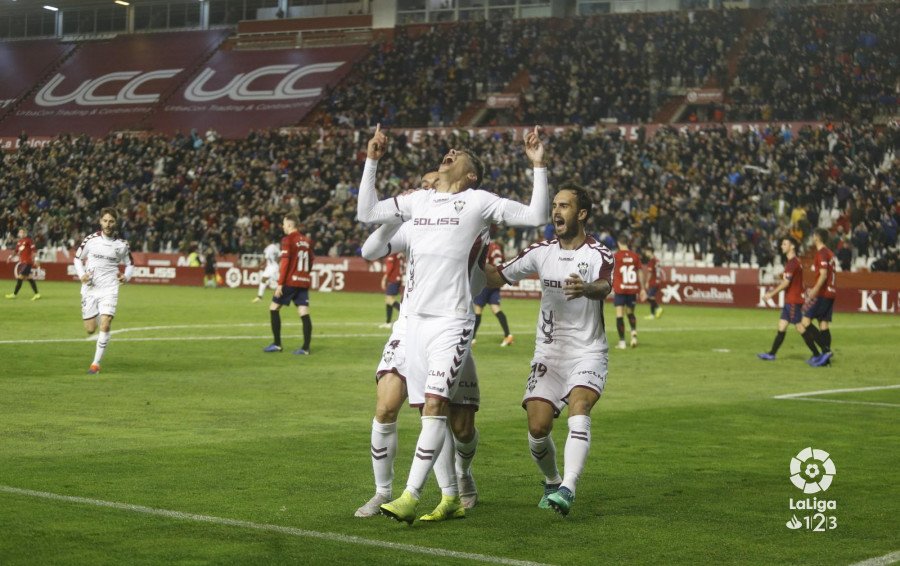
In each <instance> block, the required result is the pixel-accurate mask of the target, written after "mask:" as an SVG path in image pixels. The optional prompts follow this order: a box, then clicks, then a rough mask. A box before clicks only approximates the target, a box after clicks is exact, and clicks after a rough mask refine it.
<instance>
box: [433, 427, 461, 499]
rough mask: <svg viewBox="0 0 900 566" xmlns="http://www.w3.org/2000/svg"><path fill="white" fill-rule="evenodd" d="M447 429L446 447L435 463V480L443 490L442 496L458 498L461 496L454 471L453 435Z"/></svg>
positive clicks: (448, 428) (447, 428)
mask: <svg viewBox="0 0 900 566" xmlns="http://www.w3.org/2000/svg"><path fill="white" fill-rule="evenodd" d="M445 428H446V436H445V437H444V447H443V448H442V449H441V453H440V454H438V456H437V458H436V459H435V461H434V479H436V480H437V484H438V487H440V488H441V494H442V495H448V496H451V497H456V496H457V495H459V486H458V485H457V484H456V473H455V471H454V469H453V461H454V458H453V456H454V454H453V433H452V432H450V427H449V426H448V427H445Z"/></svg>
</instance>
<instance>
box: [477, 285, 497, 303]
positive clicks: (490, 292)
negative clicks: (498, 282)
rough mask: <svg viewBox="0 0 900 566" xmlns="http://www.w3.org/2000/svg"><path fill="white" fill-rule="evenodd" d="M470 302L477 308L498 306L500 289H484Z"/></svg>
mask: <svg viewBox="0 0 900 566" xmlns="http://www.w3.org/2000/svg"><path fill="white" fill-rule="evenodd" d="M472 302H473V303H475V304H476V305H478V306H479V307H483V306H484V305H487V304H491V305H499V304H500V289H491V288H490V287H485V288H484V289H482V290H481V292H480V293H478V295H476V296H475V298H474V299H472Z"/></svg>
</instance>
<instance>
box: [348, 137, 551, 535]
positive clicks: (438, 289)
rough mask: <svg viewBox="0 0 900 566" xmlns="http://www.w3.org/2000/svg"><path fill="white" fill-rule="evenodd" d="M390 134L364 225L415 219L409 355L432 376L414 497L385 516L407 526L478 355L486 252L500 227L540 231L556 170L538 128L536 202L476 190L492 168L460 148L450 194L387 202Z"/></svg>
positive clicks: (449, 174) (370, 172) (445, 179)
mask: <svg viewBox="0 0 900 566" xmlns="http://www.w3.org/2000/svg"><path fill="white" fill-rule="evenodd" d="M386 144H387V137H386V136H385V135H384V133H383V132H381V129H380V128H377V129H376V131H375V135H374V136H373V137H372V139H371V140H370V141H369V145H368V152H367V156H368V159H366V166H365V170H364V172H363V179H362V182H361V183H360V190H359V196H358V200H357V206H358V209H357V217H358V219H359V220H360V221H362V222H374V223H382V224H399V223H402V222H404V221H407V220H409V221H410V225H409V253H408V254H407V257H408V265H409V268H408V273H409V276H408V281H407V286H406V292H405V301H404V306H403V308H404V310H405V313H406V315H407V317H408V318H407V324H408V326H407V342H408V344H407V354H408V363H409V371H410V373H411V374H417V373H418V374H419V375H424V376H425V379H426V381H425V407H424V410H423V416H422V432H421V433H420V435H419V440H418V442H417V444H416V453H415V458H413V464H412V467H411V469H410V474H409V478H408V479H407V484H406V490H405V491H404V492H403V495H401V496H400V497H399V498H398V499H396V500H394V501H392V502H390V503H385V504H384V505H382V506H381V510H382V512H383V513H385V514H386V515H389V516H391V517H393V518H395V519H397V520H399V521H405V522H407V523H412V521H413V520H414V519H415V513H416V506H417V505H418V500H419V494H420V490H421V489H422V486H423V485H424V484H425V479H426V478H427V476H428V473H429V472H430V471H431V469H432V467H433V466H434V460H435V458H438V457H439V456H440V453H441V449H442V448H443V445H444V440H445V438H446V429H447V424H446V423H447V418H448V416H449V401H450V398H451V396H452V394H453V391H454V390H455V388H456V387H457V385H458V382H459V374H460V370H461V368H462V366H463V363H464V362H465V359H466V357H468V355H469V350H470V347H471V344H470V339H471V335H472V329H473V328H474V325H475V315H474V311H473V310H472V291H471V285H470V281H469V276H470V273H471V270H472V268H473V266H474V264H475V263H476V261H477V259H478V256H479V254H480V252H481V251H482V250H483V249H484V245H485V243H486V242H485V240H484V239H485V235H486V232H487V230H488V228H489V227H490V225H491V223H500V222H505V223H506V224H508V225H511V226H539V225H541V224H543V223H544V222H546V220H547V205H548V200H549V197H548V195H547V170H546V169H545V168H544V167H543V157H544V147H543V145H542V144H541V142H540V139H539V138H538V128H535V131H534V132H531V133H529V134H528V135H527V136H526V143H525V151H526V153H527V154H528V157H529V159H531V161H532V164H533V166H534V190H533V194H532V198H531V203H530V204H529V205H528V206H525V205H523V204H521V203H517V202H514V201H510V200H508V199H504V198H501V197H499V196H497V195H495V194H492V193H489V192H486V191H479V190H475V189H476V188H477V187H478V185H479V184H480V183H481V179H482V176H483V174H484V166H483V165H482V164H481V162H480V161H479V160H478V159H477V158H476V157H475V156H473V155H472V154H470V153H468V152H466V151H461V150H456V149H451V150H450V151H449V152H448V153H447V155H446V156H444V160H443V161H442V163H441V165H440V168H439V169H438V172H439V173H440V183H441V188H440V189H438V190H422V191H417V192H414V193H412V194H408V195H401V196H398V197H395V198H392V199H387V200H383V201H380V202H379V201H378V197H377V194H376V191H375V175H376V167H377V163H378V160H379V159H380V158H381V157H382V156H383V155H384V151H385V147H386ZM460 508H461V503H460V500H459V497H445V498H444V499H443V500H442V501H441V504H440V505H439V506H438V508H437V509H435V510H434V512H433V513H432V514H431V515H451V514H456V512H457V510H458V509H460Z"/></svg>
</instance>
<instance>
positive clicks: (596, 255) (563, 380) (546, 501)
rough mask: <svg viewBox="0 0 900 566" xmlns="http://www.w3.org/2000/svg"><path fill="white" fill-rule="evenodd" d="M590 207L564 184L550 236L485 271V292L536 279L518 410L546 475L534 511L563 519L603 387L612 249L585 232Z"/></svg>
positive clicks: (583, 196)
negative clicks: (562, 420)
mask: <svg viewBox="0 0 900 566" xmlns="http://www.w3.org/2000/svg"><path fill="white" fill-rule="evenodd" d="M591 207H592V205H591V200H590V197H589V196H588V194H587V192H586V191H585V190H584V189H583V188H581V187H579V186H578V185H576V184H574V183H566V184H564V185H563V186H561V187H560V189H559V192H558V193H557V194H556V197H554V199H553V205H552V208H551V213H550V215H551V217H552V219H553V225H554V227H555V228H556V238H554V239H552V240H545V241H543V242H538V243H536V244H534V245H532V246H530V247H528V248H526V249H525V250H524V251H522V252H521V253H520V254H519V255H518V256H517V257H515V258H514V259H512V260H510V261H508V262H506V263H505V264H504V265H503V266H502V267H501V268H500V269H499V271H498V270H495V269H492V266H487V268H486V272H487V278H488V285H490V286H492V287H493V286H495V285H496V286H501V285H502V284H504V283H515V282H517V281H520V280H521V279H522V278H524V277H525V276H526V275H530V274H532V273H535V274H537V275H538V277H539V278H540V280H541V312H540V316H539V317H538V322H537V337H536V339H535V347H534V358H533V359H532V360H531V374H530V375H529V376H528V381H527V383H526V385H525V396H524V399H523V401H522V406H523V407H525V410H526V412H527V414H528V444H529V447H530V448H531V455H532V458H533V459H534V461H535V463H536V464H537V466H538V468H539V469H540V470H541V472H543V474H544V478H545V480H544V496H543V497H542V498H541V501H540V503H539V504H538V507H541V508H545V509H546V508H548V507H553V508H554V509H555V510H556V511H557V512H558V513H560V514H561V515H563V516H565V515H567V514H568V513H569V510H570V509H571V507H572V502H573V501H574V500H575V484H576V482H577V481H578V477H579V476H580V475H581V472H582V470H583V469H584V464H585V462H586V460H587V455H588V450H589V449H590V446H591V416H590V415H591V408H592V407H593V406H594V404H595V403H596V402H597V400H599V399H600V395H601V394H602V393H603V387H604V386H605V385H606V374H607V360H608V352H609V344H608V343H607V341H606V333H605V332H604V328H603V300H604V299H605V298H606V296H607V295H609V292H610V290H611V289H612V274H613V268H614V267H615V264H614V261H613V254H612V252H610V250H609V249H607V248H606V247H605V246H604V245H603V244H601V243H599V242H597V241H596V240H595V239H594V238H593V237H592V236H587V235H586V234H585V231H584V224H585V222H586V221H587V219H588V218H589V217H590V214H591ZM565 404H568V405H569V435H568V437H567V438H566V448H565V455H564V471H565V475H564V476H563V477H562V478H560V477H559V471H558V469H557V467H556V447H555V446H554V445H553V438H552V437H551V436H550V431H551V430H552V429H553V419H554V418H555V417H557V416H559V414H560V411H561V410H562V408H563V406H564V405H565Z"/></svg>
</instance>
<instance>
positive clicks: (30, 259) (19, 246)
mask: <svg viewBox="0 0 900 566" xmlns="http://www.w3.org/2000/svg"><path fill="white" fill-rule="evenodd" d="M35 251H36V248H35V246H34V241H33V240H32V239H31V238H29V237H28V231H27V230H26V229H25V228H19V241H18V242H16V253H15V255H13V256H12V257H11V258H10V259H12V258H16V261H17V263H16V290H15V291H13V292H12V293H9V294H7V295H6V298H7V299H15V298H16V295H18V294H19V289H21V288H22V281H25V280H26V279H27V280H28V283H29V284H30V285H31V290H32V291H34V296H33V297H31V300H32V301H36V300H38V299H40V298H41V294H40V293H38V288H37V283H35V282H34V273H33V270H34V268H35V267H36V265H35V262H34V254H35Z"/></svg>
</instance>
